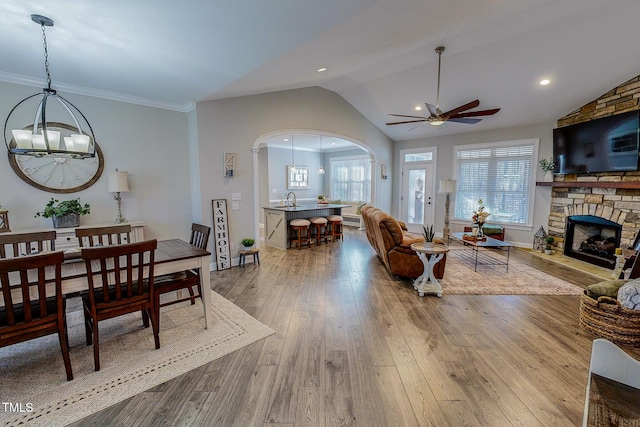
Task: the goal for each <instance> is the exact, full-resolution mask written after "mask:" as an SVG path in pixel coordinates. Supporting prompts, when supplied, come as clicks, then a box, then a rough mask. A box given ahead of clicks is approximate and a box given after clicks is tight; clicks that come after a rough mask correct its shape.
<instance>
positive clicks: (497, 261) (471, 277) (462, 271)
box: [440, 248, 583, 295]
mask: <svg viewBox="0 0 640 427" xmlns="http://www.w3.org/2000/svg"><path fill="white" fill-rule="evenodd" d="M512 250H514V249H512ZM474 257H475V254H474V252H473V251H472V250H471V249H466V248H462V249H452V250H450V251H449V253H447V264H446V266H445V270H444V278H443V279H442V280H441V281H440V284H441V285H442V291H443V294H445V295H446V294H449V295H452V294H458V295H580V294H582V291H583V289H582V288H580V287H579V286H575V285H572V284H571V283H568V282H565V281H564V280H562V279H558V278H556V277H553V276H551V275H549V274H547V273H545V272H543V271H540V270H536V269H535V268H533V267H530V266H528V265H526V264H523V263H522V262H519V261H518V260H516V259H514V258H513V257H511V258H510V259H509V271H507V266H506V265H505V263H506V256H505V253H504V252H503V253H497V252H493V251H481V253H480V258H479V261H478V266H477V268H476V271H474V267H475V258H474Z"/></svg>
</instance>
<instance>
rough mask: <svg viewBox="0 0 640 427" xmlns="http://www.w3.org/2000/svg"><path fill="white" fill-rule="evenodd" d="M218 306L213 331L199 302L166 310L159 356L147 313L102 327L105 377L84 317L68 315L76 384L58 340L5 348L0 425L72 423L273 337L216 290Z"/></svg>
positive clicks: (0, 361)
mask: <svg viewBox="0 0 640 427" xmlns="http://www.w3.org/2000/svg"><path fill="white" fill-rule="evenodd" d="M211 302H212V304H211V305H212V307H211V308H210V309H209V315H210V316H211V319H212V322H211V323H212V325H213V326H212V327H211V328H210V329H204V319H203V313H202V303H201V302H200V301H199V300H198V301H197V302H196V305H190V304H188V303H185V304H175V305H171V306H167V307H163V309H162V310H161V318H160V343H161V348H160V349H158V350H155V347H154V342H153V333H152V331H151V329H150V328H148V329H146V328H143V327H142V316H141V315H140V313H134V314H131V315H127V316H122V317H120V318H115V319H110V320H107V321H103V322H100V362H101V370H100V371H98V372H95V371H94V368H93V347H91V346H89V347H88V346H86V342H85V333H84V325H83V315H82V311H81V310H80V311H72V312H70V313H68V314H67V320H68V329H69V345H70V346H71V364H72V367H73V375H74V379H73V380H72V381H66V375H65V371H64V363H63V362H62V355H61V352H60V347H59V344H58V338H57V335H50V336H48V337H43V338H39V339H37V340H32V341H30V342H27V343H21V344H16V345H13V346H10V347H5V348H1V349H0V383H1V387H0V401H1V402H2V407H0V425H3V426H13V425H28V426H36V425H37V426H62V425H66V424H69V423H71V422H74V421H77V420H79V419H82V418H84V417H86V416H88V415H90V414H92V413H95V412H98V411H100V410H102V409H104V408H107V407H109V406H111V405H113V404H115V403H118V402H120V401H123V400H125V399H128V398H129V397H132V396H134V395H136V394H138V393H140V392H142V391H145V390H148V389H150V388H152V387H154V386H156V385H159V384H162V383H163V382H165V381H167V380H170V379H172V378H175V377H177V376H179V375H181V374H183V373H186V372H188V371H190V370H192V369H195V368H197V367H199V366H202V365H204V364H206V363H209V362H211V361H213V360H215V359H218V358H220V357H222V356H224V355H226V354H229V353H231V352H233V351H235V350H238V349H240V348H242V347H244V346H247V345H249V344H251V343H254V342H256V341H258V340H260V339H262V338H265V337H267V336H269V335H271V334H273V333H274V331H273V330H272V329H270V328H268V327H267V326H265V325H263V324H262V323H260V322H259V321H257V320H256V319H254V318H253V317H251V316H249V315H248V314H247V313H245V312H244V311H243V310H241V309H240V308H239V307H237V306H235V305H234V304H232V303H231V302H229V301H227V300H226V299H225V298H223V297H222V296H220V295H218V294H216V293H215V292H213V291H212V293H211ZM71 304H72V303H71ZM68 311H69V310H68ZM6 403H10V404H11V405H8V404H6Z"/></svg>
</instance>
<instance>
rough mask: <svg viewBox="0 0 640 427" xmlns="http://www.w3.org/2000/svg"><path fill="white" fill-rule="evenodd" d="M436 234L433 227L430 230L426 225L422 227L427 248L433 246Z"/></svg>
mask: <svg viewBox="0 0 640 427" xmlns="http://www.w3.org/2000/svg"><path fill="white" fill-rule="evenodd" d="M435 234H436V232H435V231H434V230H433V225H430V226H429V228H427V227H425V226H424V225H423V226H422V235H423V236H424V242H425V243H424V245H425V246H426V247H431V246H433V237H434V236H435Z"/></svg>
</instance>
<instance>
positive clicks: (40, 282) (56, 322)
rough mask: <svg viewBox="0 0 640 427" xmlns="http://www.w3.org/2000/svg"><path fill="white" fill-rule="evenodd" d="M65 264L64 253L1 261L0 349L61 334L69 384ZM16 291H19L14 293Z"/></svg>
mask: <svg viewBox="0 0 640 427" xmlns="http://www.w3.org/2000/svg"><path fill="white" fill-rule="evenodd" d="M54 234H55V233H54ZM63 261H64V254H63V253H62V252H49V253H43V254H40V255H31V256H24V257H17V258H5V259H0V294H2V299H3V304H4V305H3V306H2V307H0V347H5V346H9V345H13V344H17V343H20V342H24V341H29V340H32V339H34V338H39V337H43V336H46V335H50V334H58V341H59V343H60V350H61V351H62V359H63V361H64V367H65V371H66V374H67V380H68V381H70V380H72V379H73V370H72V368H71V358H70V357H69V336H68V334H67V322H66V317H65V300H64V298H63V295H62V262H63ZM52 282H53V285H52ZM13 288H20V291H19V292H14V289H13ZM15 290H17V289H15Z"/></svg>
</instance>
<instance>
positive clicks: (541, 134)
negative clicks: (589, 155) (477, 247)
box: [393, 123, 555, 246]
mask: <svg viewBox="0 0 640 427" xmlns="http://www.w3.org/2000/svg"><path fill="white" fill-rule="evenodd" d="M450 126H458V125H455V124H451V125H450ZM459 126H472V125H459ZM554 127H555V123H547V124H540V125H532V126H521V127H515V128H506V129H499V130H493V131H486V132H472V133H464V134H457V135H447V136H442V137H432V138H423V139H415V140H411V141H402V142H396V143H395V146H394V158H395V159H397V160H396V164H395V165H394V166H395V171H394V173H393V182H394V183H396V184H394V195H393V206H394V209H395V210H394V215H397V209H398V208H399V207H398V197H399V194H398V193H399V191H400V182H401V180H400V176H399V173H398V172H397V170H398V167H399V164H398V162H399V160H398V159H399V158H400V155H399V153H400V150H405V149H409V148H418V147H434V146H435V147H437V164H436V182H437V180H440V179H448V178H453V177H452V176H451V171H452V170H453V168H454V158H453V147H454V146H456V145H463V144H478V143H485V142H496V141H511V140H518V139H528V138H539V139H540V146H539V150H538V158H539V159H542V158H547V159H548V158H549V157H551V155H552V151H553V149H552V137H553V128H554ZM535 166H536V168H537V171H538V180H542V172H541V171H540V169H539V168H538V167H537V166H538V165H537V163H536V165H535ZM444 201H445V195H444V194H436V207H435V228H436V229H437V230H442V228H443V227H444ZM550 202H551V189H550V188H549V187H536V191H535V200H534V212H533V230H530V229H526V230H515V229H509V227H507V233H506V236H505V239H506V240H508V241H510V242H512V243H516V244H518V245H524V246H530V245H531V244H532V243H533V234H534V233H535V232H536V231H537V230H538V228H540V226H541V225H543V226H544V227H545V229H546V228H547V222H548V217H549V206H550ZM453 203H454V202H453V200H452V202H451V208H450V214H451V216H453V214H452V212H453V209H454V207H453ZM450 227H451V230H452V231H462V224H455V223H453V222H451V224H450Z"/></svg>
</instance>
